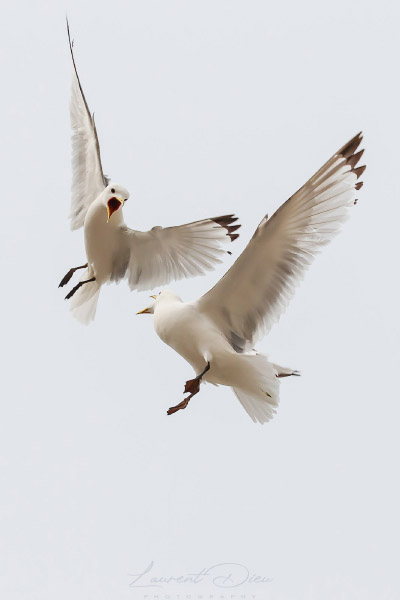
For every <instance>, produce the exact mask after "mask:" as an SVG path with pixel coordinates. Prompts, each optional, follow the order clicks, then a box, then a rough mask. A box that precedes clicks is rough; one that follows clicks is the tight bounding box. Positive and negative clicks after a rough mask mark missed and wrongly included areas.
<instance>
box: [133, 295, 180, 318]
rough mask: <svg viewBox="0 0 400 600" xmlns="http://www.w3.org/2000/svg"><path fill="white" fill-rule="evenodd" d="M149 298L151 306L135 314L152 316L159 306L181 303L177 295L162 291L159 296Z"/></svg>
mask: <svg viewBox="0 0 400 600" xmlns="http://www.w3.org/2000/svg"><path fill="white" fill-rule="evenodd" d="M150 298H152V299H153V300H154V302H153V304H151V305H150V306H148V307H147V308H144V309H143V310H139V312H137V313H136V314H137V315H152V314H154V312H155V310H156V308H157V307H159V306H160V305H163V304H166V303H170V302H182V300H181V299H180V298H179V296H178V295H177V294H175V293H174V292H170V291H169V290H163V291H162V292H160V293H159V294H154V295H152V296H150Z"/></svg>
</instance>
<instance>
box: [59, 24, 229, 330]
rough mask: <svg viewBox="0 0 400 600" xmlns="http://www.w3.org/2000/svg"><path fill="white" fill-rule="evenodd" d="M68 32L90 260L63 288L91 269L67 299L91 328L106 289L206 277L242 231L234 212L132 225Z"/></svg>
mask: <svg viewBox="0 0 400 600" xmlns="http://www.w3.org/2000/svg"><path fill="white" fill-rule="evenodd" d="M67 30H68V39H69V47H70V51H71V57H72V63H73V78H72V90H71V102H70V114H71V126H72V170H73V178H72V198H71V215H70V216H71V229H78V228H80V227H82V226H83V228H84V237H85V249H86V262H85V264H83V265H80V266H78V267H73V268H72V269H70V270H69V271H68V273H67V274H66V275H65V276H64V277H63V279H62V280H61V282H60V284H59V287H63V286H64V285H66V284H67V283H68V282H69V281H70V279H71V277H72V276H73V274H74V273H75V272H76V271H77V270H79V269H85V271H84V274H83V276H82V277H81V280H80V281H79V283H78V284H77V285H76V286H75V287H74V288H73V289H72V290H71V291H70V292H69V293H68V294H67V296H66V299H71V310H72V313H73V315H74V317H76V318H77V319H78V320H79V321H81V322H82V323H85V324H87V323H89V322H90V321H92V320H93V319H94V316H95V313H96V307H97V301H98V297H99V293H100V289H101V286H102V285H103V284H104V283H109V282H112V281H115V282H117V281H120V280H121V279H123V278H127V280H128V283H129V286H130V288H131V290H148V289H152V288H154V287H155V286H161V285H165V284H167V283H169V282H170V281H173V280H178V279H182V278H185V277H194V276H196V275H203V274H204V273H205V272H207V271H211V270H213V269H214V268H215V266H216V265H217V264H218V263H220V262H221V257H222V256H223V255H224V254H226V252H227V251H226V250H224V248H223V246H224V244H225V243H227V242H231V241H234V240H235V239H236V238H237V237H238V236H239V234H238V233H234V232H235V231H237V229H239V227H240V225H238V224H237V223H236V221H237V217H235V216H234V215H232V214H230V215H223V216H220V217H213V218H208V219H204V220H202V221H195V222H193V223H187V224H185V225H180V226H177V227H166V228H163V227H153V228H152V229H151V230H150V231H135V230H134V229H130V228H129V227H127V226H126V225H125V223H124V219H123V214H122V207H123V206H124V204H125V202H126V201H127V200H128V198H129V193H128V191H127V190H126V189H125V188H124V187H122V186H121V185H119V184H118V183H113V182H110V180H109V179H108V178H107V177H106V176H105V175H104V173H103V168H102V164H101V157H100V146H99V140H98V137H97V131H96V125H95V122H94V116H93V115H92V114H91V113H90V111H89V107H88V104H87V101H86V98H85V95H84V93H83V90H82V86H81V83H80V80H79V76H78V71H77V68H76V64H75V59H74V53H73V43H72V42H71V37H70V32H69V26H68V21H67ZM229 254H230V252H229Z"/></svg>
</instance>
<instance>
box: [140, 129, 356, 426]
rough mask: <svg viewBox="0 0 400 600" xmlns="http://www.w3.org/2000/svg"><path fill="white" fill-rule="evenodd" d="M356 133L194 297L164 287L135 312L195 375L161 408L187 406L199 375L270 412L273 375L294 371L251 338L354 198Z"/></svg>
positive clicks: (261, 418) (247, 405)
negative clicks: (150, 316) (175, 400)
mask: <svg viewBox="0 0 400 600" xmlns="http://www.w3.org/2000/svg"><path fill="white" fill-rule="evenodd" d="M361 140H362V135H361V133H359V134H358V135H356V136H355V137H354V138H353V139H352V140H350V142H348V143H347V144H346V145H345V146H343V147H342V148H341V149H340V150H338V151H337V152H336V153H335V154H334V155H333V156H332V158H330V159H329V160H328V162H326V163H325V165H324V166H323V167H321V169H319V171H317V173H315V175H313V177H311V179H309V181H307V183H306V184H305V185H303V187H301V188H300V189H299V190H298V191H297V192H296V193H295V194H294V195H293V196H292V197H291V198H289V200H287V201H286V202H285V203H284V204H283V205H282V206H281V207H280V208H279V209H278V210H277V211H276V212H275V214H274V215H273V216H272V218H271V219H268V216H265V217H264V218H263V219H262V221H261V223H260V225H259V226H258V227H257V229H256V231H255V233H254V235H253V237H252V239H251V240H250V242H249V244H248V245H247V247H246V248H245V250H244V251H243V253H242V254H241V255H240V256H239V258H238V259H237V260H236V262H235V263H234V264H233V266H232V267H231V268H230V269H229V271H228V272H227V273H226V274H225V276H224V277H222V279H221V280H220V281H219V282H218V283H217V284H216V285H215V286H214V287H213V288H212V289H211V290H210V291H209V292H207V293H206V294H205V295H204V296H202V297H201V298H199V300H197V301H195V302H191V303H185V302H183V301H182V300H181V299H180V298H179V297H178V296H177V295H176V294H174V293H172V292H169V291H164V292H161V294H160V295H158V296H154V299H155V302H154V304H153V305H152V306H151V307H149V308H147V309H144V310H143V311H141V313H154V327H155V330H156V332H157V334H158V335H159V336H160V338H161V339H162V340H163V341H164V342H165V343H166V344H168V345H170V346H171V347H172V348H174V350H176V352H178V353H179V354H180V355H181V356H183V358H185V359H186V360H187V361H188V362H189V363H190V364H191V365H192V367H193V369H194V371H195V373H196V377H195V378H194V379H191V380H189V381H187V382H186V385H185V392H187V393H189V395H188V396H187V397H186V398H185V399H184V400H183V401H182V402H181V403H179V404H178V405H177V406H174V407H172V408H170V409H169V411H168V414H172V413H175V412H176V411H177V410H181V409H184V408H186V406H187V404H188V402H189V400H190V399H191V398H192V397H193V396H194V395H195V394H197V393H198V392H199V389H200V383H201V381H207V382H210V383H213V384H215V385H226V386H230V387H232V388H233V391H234V392H235V394H236V396H237V397H238V399H239V401H240V402H241V404H242V406H243V407H244V409H245V410H246V411H247V413H248V414H249V416H250V417H251V418H252V419H253V421H255V422H259V423H265V422H266V421H268V420H269V419H271V418H272V416H273V414H274V413H275V410H276V407H277V405H278V400H279V378H281V377H287V376H290V375H298V372H297V371H293V370H292V369H288V368H284V367H280V366H279V365H276V364H273V363H271V362H270V361H269V360H268V358H267V357H266V356H265V355H263V354H261V353H258V352H257V351H256V350H254V345H255V344H256V343H257V341H258V340H259V339H260V338H261V337H262V336H264V335H265V334H266V333H267V332H268V331H269V330H270V328H271V327H272V325H273V324H274V323H276V322H277V321H278V319H279V317H280V316H281V314H282V313H283V311H284V310H285V308H286V306H287V304H288V302H289V300H290V298H291V297H292V295H293V293H294V291H295V288H296V286H297V284H298V283H299V281H300V280H301V279H302V278H303V275H304V273H305V271H306V269H307V268H308V267H309V265H310V264H311V262H312V261H313V259H314V257H315V256H316V255H317V254H318V253H319V252H320V250H321V249H322V248H323V247H324V246H325V245H326V244H327V243H328V242H329V241H330V240H331V239H332V238H333V237H334V236H335V235H336V234H337V233H338V232H339V231H340V229H341V226H342V224H343V223H344V221H345V220H346V219H347V218H348V216H349V213H350V209H351V208H352V206H353V205H354V204H355V203H356V200H355V193H356V191H357V190H359V189H360V188H361V186H362V182H361V181H359V177H360V176H361V175H362V173H363V172H364V170H365V166H361V167H358V166H357V164H358V162H359V160H360V158H361V156H362V154H363V152H364V151H363V150H361V151H357V150H358V147H359V145H360V143H361Z"/></svg>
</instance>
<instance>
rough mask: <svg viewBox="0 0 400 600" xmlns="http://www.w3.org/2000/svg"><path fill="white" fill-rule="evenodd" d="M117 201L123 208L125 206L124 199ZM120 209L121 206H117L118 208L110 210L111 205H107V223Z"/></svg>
mask: <svg viewBox="0 0 400 600" xmlns="http://www.w3.org/2000/svg"><path fill="white" fill-rule="evenodd" d="M116 200H118V202H119V203H120V205H121V206H123V205H124V199H123V198H116ZM118 208H119V206H117V208H110V206H109V204H108V203H107V223H108V221H109V220H110V219H111V215H112V214H113V213H115V211H116V210H118Z"/></svg>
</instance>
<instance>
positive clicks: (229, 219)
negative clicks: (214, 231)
mask: <svg viewBox="0 0 400 600" xmlns="http://www.w3.org/2000/svg"><path fill="white" fill-rule="evenodd" d="M237 220H238V217H236V216H235V215H234V214H232V215H222V216H221V217H213V218H212V219H211V221H214V223H217V224H218V225H220V226H221V227H224V228H225V229H226V230H227V232H228V233H227V235H229V237H230V238H231V242H234V241H235V240H236V239H237V238H238V237H239V234H238V233H233V232H234V231H237V230H238V229H239V227H241V225H240V223H239V224H236V225H232V223H236V221H237Z"/></svg>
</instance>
